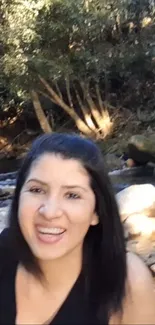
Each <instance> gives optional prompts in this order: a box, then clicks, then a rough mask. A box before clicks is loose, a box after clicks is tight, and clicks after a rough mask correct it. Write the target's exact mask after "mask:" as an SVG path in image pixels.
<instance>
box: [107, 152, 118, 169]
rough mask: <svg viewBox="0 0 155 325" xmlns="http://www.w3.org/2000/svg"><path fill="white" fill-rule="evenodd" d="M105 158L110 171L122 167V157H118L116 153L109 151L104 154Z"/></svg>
mask: <svg viewBox="0 0 155 325" xmlns="http://www.w3.org/2000/svg"><path fill="white" fill-rule="evenodd" d="M104 159H105V162H106V165H107V168H108V170H109V171H111V170H116V169H121V168H122V162H121V159H120V157H117V156H116V155H115V154H113V153H108V154H106V155H105V156H104Z"/></svg>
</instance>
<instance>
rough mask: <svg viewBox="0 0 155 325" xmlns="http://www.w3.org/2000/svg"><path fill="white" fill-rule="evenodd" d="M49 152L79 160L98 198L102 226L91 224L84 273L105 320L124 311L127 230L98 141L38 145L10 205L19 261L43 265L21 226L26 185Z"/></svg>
mask: <svg viewBox="0 0 155 325" xmlns="http://www.w3.org/2000/svg"><path fill="white" fill-rule="evenodd" d="M45 153H53V154H59V155H61V156H62V157H63V158H64V159H77V160H79V161H80V162H81V163H82V165H83V166H84V168H85V169H86V170H87V171H88V173H89V175H90V179H91V186H92V189H93V191H94V193H95V197H96V212H97V214H98V216H99V224H98V225H96V226H93V227H90V228H89V230H88V233H87V235H86V237H85V240H84V247H83V266H82V272H83V274H84V277H85V283H86V288H87V298H88V300H89V303H90V304H91V305H92V308H93V310H96V313H97V315H98V318H99V320H100V322H101V323H102V320H103V318H104V319H105V315H106V317H107V322H108V321H109V317H110V315H111V313H114V312H119V311H121V310H122V301H123V297H124V295H125V282H126V253H125V241H124V235H123V228H122V224H121V221H120V216H119V213H118V208H117V204H116V201H115V198H114V193H113V189H112V186H111V183H110V180H109V177H108V174H107V172H106V168H105V166H104V161H103V156H102V154H101V152H100V150H99V148H98V147H97V145H96V144H95V143H94V142H93V141H91V140H88V139H85V138H82V137H80V136H78V135H72V134H62V133H54V134H45V135H42V136H40V137H38V138H37V139H36V140H35V141H34V142H33V144H32V147H31V149H30V151H29V153H28V154H27V156H26V158H25V160H24V163H23V165H22V167H21V169H20V171H19V174H18V178H17V185H16V189H15V193H14V198H13V201H12V205H11V209H10V223H9V233H10V239H11V243H12V244H11V245H12V247H13V248H14V251H15V252H16V257H17V259H18V260H19V261H20V262H21V263H22V264H23V265H24V266H25V268H27V269H28V270H29V272H33V273H34V274H35V275H37V276H39V275H40V272H41V271H40V269H39V265H38V263H37V260H36V259H35V257H34V256H33V254H32V252H31V250H30V248H29V246H28V244H27V242H26V241H25V239H24V237H23V235H22V232H21V230H20V226H19V222H18V205H19V197H20V192H21V188H22V186H23V184H24V182H25V180H26V178H27V176H28V173H29V172H30V169H31V166H32V164H33V162H34V161H35V160H36V159H39V158H40V156H41V155H43V154H45Z"/></svg>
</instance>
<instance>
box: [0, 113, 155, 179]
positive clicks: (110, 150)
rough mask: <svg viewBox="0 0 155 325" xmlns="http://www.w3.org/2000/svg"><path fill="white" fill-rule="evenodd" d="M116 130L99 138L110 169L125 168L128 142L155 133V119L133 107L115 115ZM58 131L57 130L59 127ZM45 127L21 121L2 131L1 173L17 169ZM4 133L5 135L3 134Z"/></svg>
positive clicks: (114, 126) (0, 136)
mask: <svg viewBox="0 0 155 325" xmlns="http://www.w3.org/2000/svg"><path fill="white" fill-rule="evenodd" d="M111 116H112V122H113V131H112V134H110V135H108V136H107V138H106V139H100V140H98V141H97V142H98V144H99V146H100V148H101V150H102V152H103V153H104V156H105V161H106V165H107V168H108V171H113V170H117V169H122V168H123V161H122V159H121V157H122V155H123V154H124V152H127V145H128V141H129V139H130V138H131V136H133V135H134V134H142V135H145V136H151V135H153V134H155V122H152V123H149V124H148V123H144V122H143V123H142V122H140V121H139V120H138V119H137V116H136V114H135V113H133V112H131V111H130V110H120V111H118V110H117V114H116V115H115V114H112V113H111ZM56 131H57V130H56ZM58 131H65V132H71V131H74V132H75V130H70V129H63V127H62V128H61V129H59V130H58ZM41 133H42V132H41V130H40V129H39V128H38V127H37V126H36V125H35V126H34V129H33V127H32V125H31V127H30V128H23V124H21V123H20V121H16V122H15V123H14V124H12V125H9V126H8V127H7V128H5V129H4V130H2V129H1V130H0V174H1V173H3V172H13V171H16V170H17V169H18V168H19V167H20V164H21V162H22V159H23V157H24V156H25V154H26V152H27V151H28V150H29V148H30V146H31V143H32V141H33V140H34V139H35V138H36V136H38V135H39V134H41ZM2 135H3V136H2Z"/></svg>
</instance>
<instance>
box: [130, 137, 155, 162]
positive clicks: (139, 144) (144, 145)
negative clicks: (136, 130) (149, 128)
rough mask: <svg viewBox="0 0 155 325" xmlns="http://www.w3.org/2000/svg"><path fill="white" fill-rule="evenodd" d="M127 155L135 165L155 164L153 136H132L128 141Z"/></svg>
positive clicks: (154, 141) (154, 140)
mask: <svg viewBox="0 0 155 325" xmlns="http://www.w3.org/2000/svg"><path fill="white" fill-rule="evenodd" d="M128 155H129V157H130V158H131V159H133V160H134V161H135V162H136V163H139V164H146V163H148V162H153V163H155V135H151V136H149V137H146V136H144V135H141V134H140V135H139V134H137V135H133V136H132V137H131V138H130V139H129V141H128Z"/></svg>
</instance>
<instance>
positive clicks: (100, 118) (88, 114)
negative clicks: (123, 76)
mask: <svg viewBox="0 0 155 325" xmlns="http://www.w3.org/2000/svg"><path fill="white" fill-rule="evenodd" d="M39 79H40V81H41V83H42V85H43V86H44V88H45V89H46V91H47V92H48V94H49V96H50V99H51V101H52V102H54V103H56V104H57V105H59V106H60V107H61V108H62V109H63V110H64V111H65V112H66V113H67V114H68V115H69V116H70V117H71V118H72V119H73V120H74V122H75V124H76V126H77V128H78V130H79V131H80V132H82V133H83V134H85V135H87V136H92V137H95V138H100V137H102V138H105V137H106V136H107V135H108V134H110V132H111V130H112V125H113V123H112V122H111V118H110V116H109V112H108V110H107V108H106V107H105V105H103V102H102V98H101V94H100V90H99V87H98V86H96V103H95V102H94V100H93V99H92V96H91V95H90V92H89V87H88V83H83V82H80V83H79V84H80V86H81V89H82V92H83V96H82V99H81V97H80V94H79V92H78V90H77V89H76V87H74V86H73V87H74V90H75V94H76V98H77V100H78V104H79V107H80V109H81V112H82V114H83V119H82V118H80V117H79V115H78V114H77V113H76V109H75V107H74V106H73V100H72V96H71V91H70V80H69V77H67V78H66V91H67V97H68V102H69V105H68V104H66V103H65V102H64V100H63V97H62V94H61V91H60V89H59V86H58V84H56V85H55V86H56V90H54V88H53V87H52V86H51V85H49V83H48V82H47V81H46V80H45V79H44V78H43V77H41V76H40V75H39Z"/></svg>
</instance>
